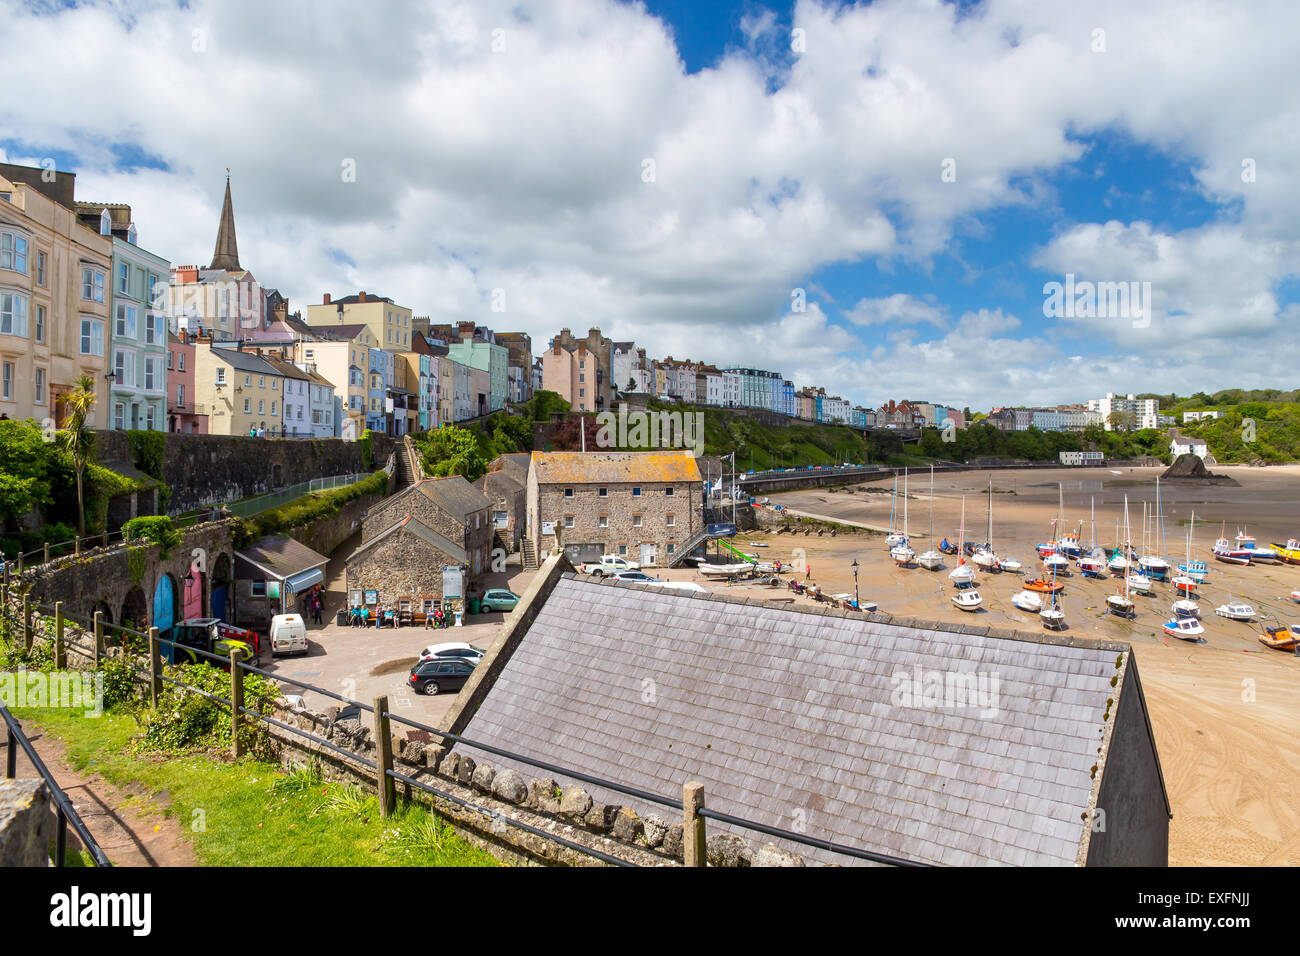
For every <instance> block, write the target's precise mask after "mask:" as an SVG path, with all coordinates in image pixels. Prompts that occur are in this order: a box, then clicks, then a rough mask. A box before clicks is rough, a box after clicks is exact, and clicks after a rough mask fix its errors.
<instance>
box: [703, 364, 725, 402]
mask: <svg viewBox="0 0 1300 956" xmlns="http://www.w3.org/2000/svg"><path fill="white" fill-rule="evenodd" d="M723 375H724V373H723V372H718V371H713V372H705V373H704V395H705V399H704V400H705V402H706V403H708V404H709V405H722V404H724V403H725V401H726V399H725V397H724V396H725V393H726V389H725V386H724V379H723Z"/></svg>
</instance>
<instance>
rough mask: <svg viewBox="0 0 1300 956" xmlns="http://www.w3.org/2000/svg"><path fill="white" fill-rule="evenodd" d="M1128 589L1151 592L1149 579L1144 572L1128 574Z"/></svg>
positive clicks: (1141, 592) (1145, 592) (1139, 592)
mask: <svg viewBox="0 0 1300 956" xmlns="http://www.w3.org/2000/svg"><path fill="white" fill-rule="evenodd" d="M1128 589H1129V590H1130V591H1136V592H1137V593H1138V594H1150V593H1151V579H1150V578H1149V577H1147V576H1146V575H1145V574H1138V573H1136V572H1134V573H1133V574H1130V575H1129V576H1128Z"/></svg>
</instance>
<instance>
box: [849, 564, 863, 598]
mask: <svg viewBox="0 0 1300 956" xmlns="http://www.w3.org/2000/svg"><path fill="white" fill-rule="evenodd" d="M851 567H852V568H853V606H854V607H855V608H857V607H861V606H862V602H861V601H859V600H858V567H859V565H858V559H857V558H854V559H853V564H852V565H851Z"/></svg>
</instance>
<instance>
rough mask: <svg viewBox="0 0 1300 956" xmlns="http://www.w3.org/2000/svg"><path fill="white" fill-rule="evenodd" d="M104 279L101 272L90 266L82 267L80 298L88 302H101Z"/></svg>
mask: <svg viewBox="0 0 1300 956" xmlns="http://www.w3.org/2000/svg"><path fill="white" fill-rule="evenodd" d="M104 279H105V276H104V273H103V270H100V269H96V268H94V267H92V266H83V267H82V269H81V297H82V298H83V299H86V300H87V301H90V302H103V301H104Z"/></svg>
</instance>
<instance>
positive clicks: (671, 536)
mask: <svg viewBox="0 0 1300 956" xmlns="http://www.w3.org/2000/svg"><path fill="white" fill-rule="evenodd" d="M702 496H703V488H702V486H701V481H700V469H699V466H698V465H697V464H696V463H695V458H694V456H693V455H691V453H690V452H689V451H647V452H536V451H535V452H533V456H532V461H531V463H530V465H529V469H528V492H527V509H528V536H529V540H530V541H532V543H533V546H534V547H535V548H536V549H537V553H538V554H539V555H542V554H546V553H549V552H550V551H551V550H552V549H553V548H554V547H555V546H556V544H557V543H558V544H559V545H561V546H562V547H563V548H564V551H565V553H566V554H567V555H568V557H569V560H570V561H572V562H573V563H575V564H577V563H579V562H582V561H588V560H593V559H596V558H599V557H600V556H601V555H602V554H618V555H622V556H624V557H627V558H629V559H631V560H633V561H638V562H640V563H641V564H642V565H645V566H650V567H652V566H654V565H657V564H667V563H668V561H669V560H670V559H671V557H672V555H673V554H674V553H675V552H676V551H677V549H678V547H679V546H681V545H683V544H685V543H686V542H687V541H688V540H690V539H691V538H692V537H693V536H694V535H695V534H696V533H697V532H698V531H700V530H701V526H702V520H703V519H702V514H701V512H702Z"/></svg>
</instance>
